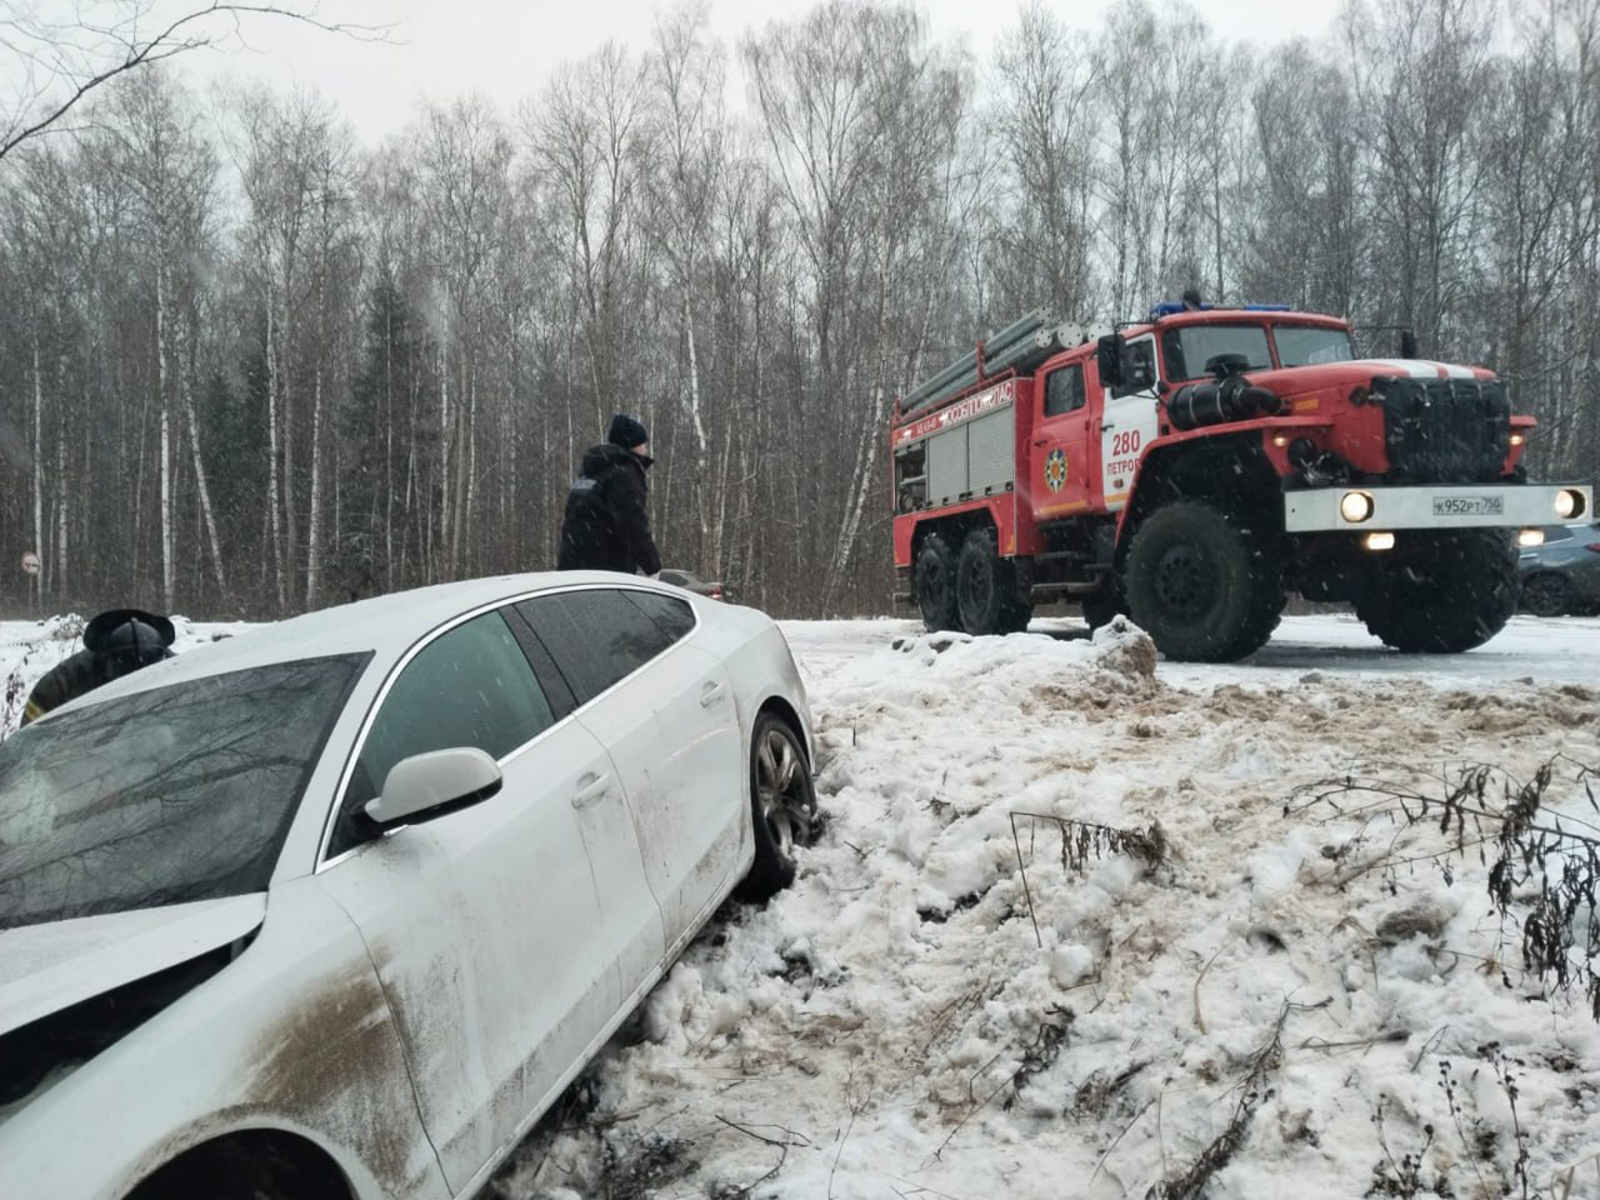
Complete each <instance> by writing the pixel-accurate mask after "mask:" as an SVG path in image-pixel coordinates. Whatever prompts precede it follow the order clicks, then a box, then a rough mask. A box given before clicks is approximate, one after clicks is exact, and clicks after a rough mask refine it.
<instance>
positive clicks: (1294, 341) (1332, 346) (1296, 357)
mask: <svg viewBox="0 0 1600 1200" xmlns="http://www.w3.org/2000/svg"><path fill="white" fill-rule="evenodd" d="M1273 336H1274V337H1276V338H1277V339H1278V362H1279V363H1281V364H1282V365H1283V366H1286V367H1310V366H1316V365H1318V364H1320V363H1336V362H1349V361H1350V360H1351V359H1353V358H1354V357H1355V356H1356V354H1355V347H1353V346H1352V345H1351V344H1350V335H1349V334H1348V333H1346V332H1345V331H1344V330H1342V329H1319V328H1317V327H1316V326H1315V325H1279V326H1277V327H1276V328H1275V329H1274V330H1273Z"/></svg>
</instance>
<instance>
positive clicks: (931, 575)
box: [915, 533, 961, 633]
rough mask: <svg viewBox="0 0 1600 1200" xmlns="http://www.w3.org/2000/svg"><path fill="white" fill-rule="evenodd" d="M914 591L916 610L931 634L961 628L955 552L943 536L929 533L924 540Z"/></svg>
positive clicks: (920, 551)
mask: <svg viewBox="0 0 1600 1200" xmlns="http://www.w3.org/2000/svg"><path fill="white" fill-rule="evenodd" d="M915 587H916V593H917V607H918V608H919V609H921V610H922V623H923V624H924V625H925V626H927V629H928V632H929V633H938V632H939V631H940V630H941V629H960V628H961V614H960V612H959V611H958V610H957V607H956V552H955V551H954V550H952V549H951V548H950V543H949V542H947V541H945V539H944V535H943V534H939V533H930V534H929V535H928V536H927V537H926V538H924V539H923V542H922V549H921V550H919V551H918V552H917V569H916V573H915Z"/></svg>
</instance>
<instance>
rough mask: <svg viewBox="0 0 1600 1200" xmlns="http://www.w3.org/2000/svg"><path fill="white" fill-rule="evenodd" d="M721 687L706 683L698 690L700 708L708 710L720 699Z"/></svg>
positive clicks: (718, 684) (716, 684)
mask: <svg viewBox="0 0 1600 1200" xmlns="http://www.w3.org/2000/svg"><path fill="white" fill-rule="evenodd" d="M722 692H723V687H722V685H721V684H720V683H708V684H706V685H705V687H703V688H701V689H700V707H701V708H710V707H711V706H712V705H713V704H715V703H716V702H717V701H718V700H721V699H722Z"/></svg>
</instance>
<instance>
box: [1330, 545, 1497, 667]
mask: <svg viewBox="0 0 1600 1200" xmlns="http://www.w3.org/2000/svg"><path fill="white" fill-rule="evenodd" d="M1520 593H1521V588H1520V587H1519V583H1518V578H1517V550H1516V547H1515V546H1514V545H1512V542H1511V537H1510V536H1509V535H1508V534H1506V533H1504V532H1495V531H1492V530H1479V529H1472V530H1465V531H1462V532H1460V533H1441V534H1435V535H1433V536H1432V537H1430V538H1429V539H1428V540H1427V541H1426V542H1425V543H1424V544H1423V546H1422V548H1421V549H1420V551H1418V552H1417V553H1415V554H1413V555H1411V556H1410V557H1408V558H1405V559H1397V560H1395V561H1393V562H1389V563H1385V564H1383V565H1382V566H1381V567H1380V568H1378V570H1377V571H1376V573H1375V574H1374V575H1373V576H1372V578H1371V579H1369V580H1368V582H1367V585H1366V587H1364V588H1363V589H1362V591H1361V596H1360V598H1359V599H1358V600H1357V601H1356V616H1358V617H1359V618H1361V620H1362V622H1363V623H1364V624H1365V625H1366V627H1367V630H1368V631H1369V632H1370V633H1372V634H1373V635H1374V636H1375V637H1377V638H1379V639H1381V640H1382V641H1383V643H1384V645H1386V646H1390V647H1392V648H1394V649H1396V650H1400V651H1402V652H1404V653H1407V654H1459V653H1461V652H1462V651H1464V650H1471V649H1473V648H1474V647H1477V646H1481V645H1483V644H1484V643H1485V642H1487V641H1488V640H1489V639H1490V638H1492V637H1494V635H1495V634H1497V633H1499V632H1500V631H1501V630H1502V629H1504V628H1505V625H1506V622H1507V621H1509V620H1510V619H1511V615H1512V614H1513V613H1514V612H1516V610H1517V602H1518V598H1519V596H1520Z"/></svg>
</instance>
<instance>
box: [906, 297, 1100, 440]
mask: <svg viewBox="0 0 1600 1200" xmlns="http://www.w3.org/2000/svg"><path fill="white" fill-rule="evenodd" d="M1109 332H1110V330H1109V329H1108V328H1100V327H1096V326H1088V325H1078V324H1074V323H1072V322H1060V321H1057V320H1056V318H1055V317H1053V316H1051V315H1050V314H1049V313H1048V312H1046V311H1045V310H1044V309H1042V308H1036V309H1034V310H1033V311H1032V312H1029V313H1027V314H1026V315H1024V316H1022V317H1020V318H1019V319H1017V320H1015V321H1013V322H1012V323H1011V324H1009V325H1007V326H1006V327H1005V328H1004V329H1001V330H999V331H998V332H996V333H992V334H990V335H989V337H988V338H987V339H985V340H983V341H980V342H979V343H978V345H977V346H976V348H974V349H973V350H970V351H968V352H967V353H966V354H964V355H962V356H961V357H960V358H958V359H957V360H956V361H955V362H953V363H951V364H950V365H949V366H948V367H946V368H945V369H944V370H942V371H940V372H939V373H938V374H937V375H934V376H933V377H931V378H929V379H926V380H924V381H923V382H921V383H919V384H918V385H917V386H916V387H914V388H912V389H911V390H910V391H908V392H907V393H906V394H905V395H904V396H902V397H901V399H900V417H901V419H902V420H904V419H906V418H908V417H913V416H916V415H917V414H919V413H925V412H928V411H930V410H932V409H935V408H938V407H939V406H940V405H941V404H943V403H945V402H946V401H949V400H954V399H955V398H956V397H957V396H959V395H961V394H962V393H963V392H967V391H970V390H971V389H973V388H975V387H977V386H978V385H979V384H982V383H987V382H988V381H989V380H991V379H993V378H995V377H997V376H999V375H1003V374H1005V373H1007V372H1017V373H1019V374H1021V373H1025V372H1028V371H1033V370H1036V369H1037V368H1038V367H1039V366H1040V365H1041V364H1042V363H1044V361H1045V360H1046V359H1048V358H1050V357H1052V356H1053V355H1056V354H1060V353H1061V352H1062V351H1063V350H1070V349H1072V347H1074V346H1081V345H1083V344H1084V343H1085V342H1088V341H1093V340H1094V339H1095V338H1097V337H1099V336H1100V335H1101V334H1103V333H1109Z"/></svg>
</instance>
